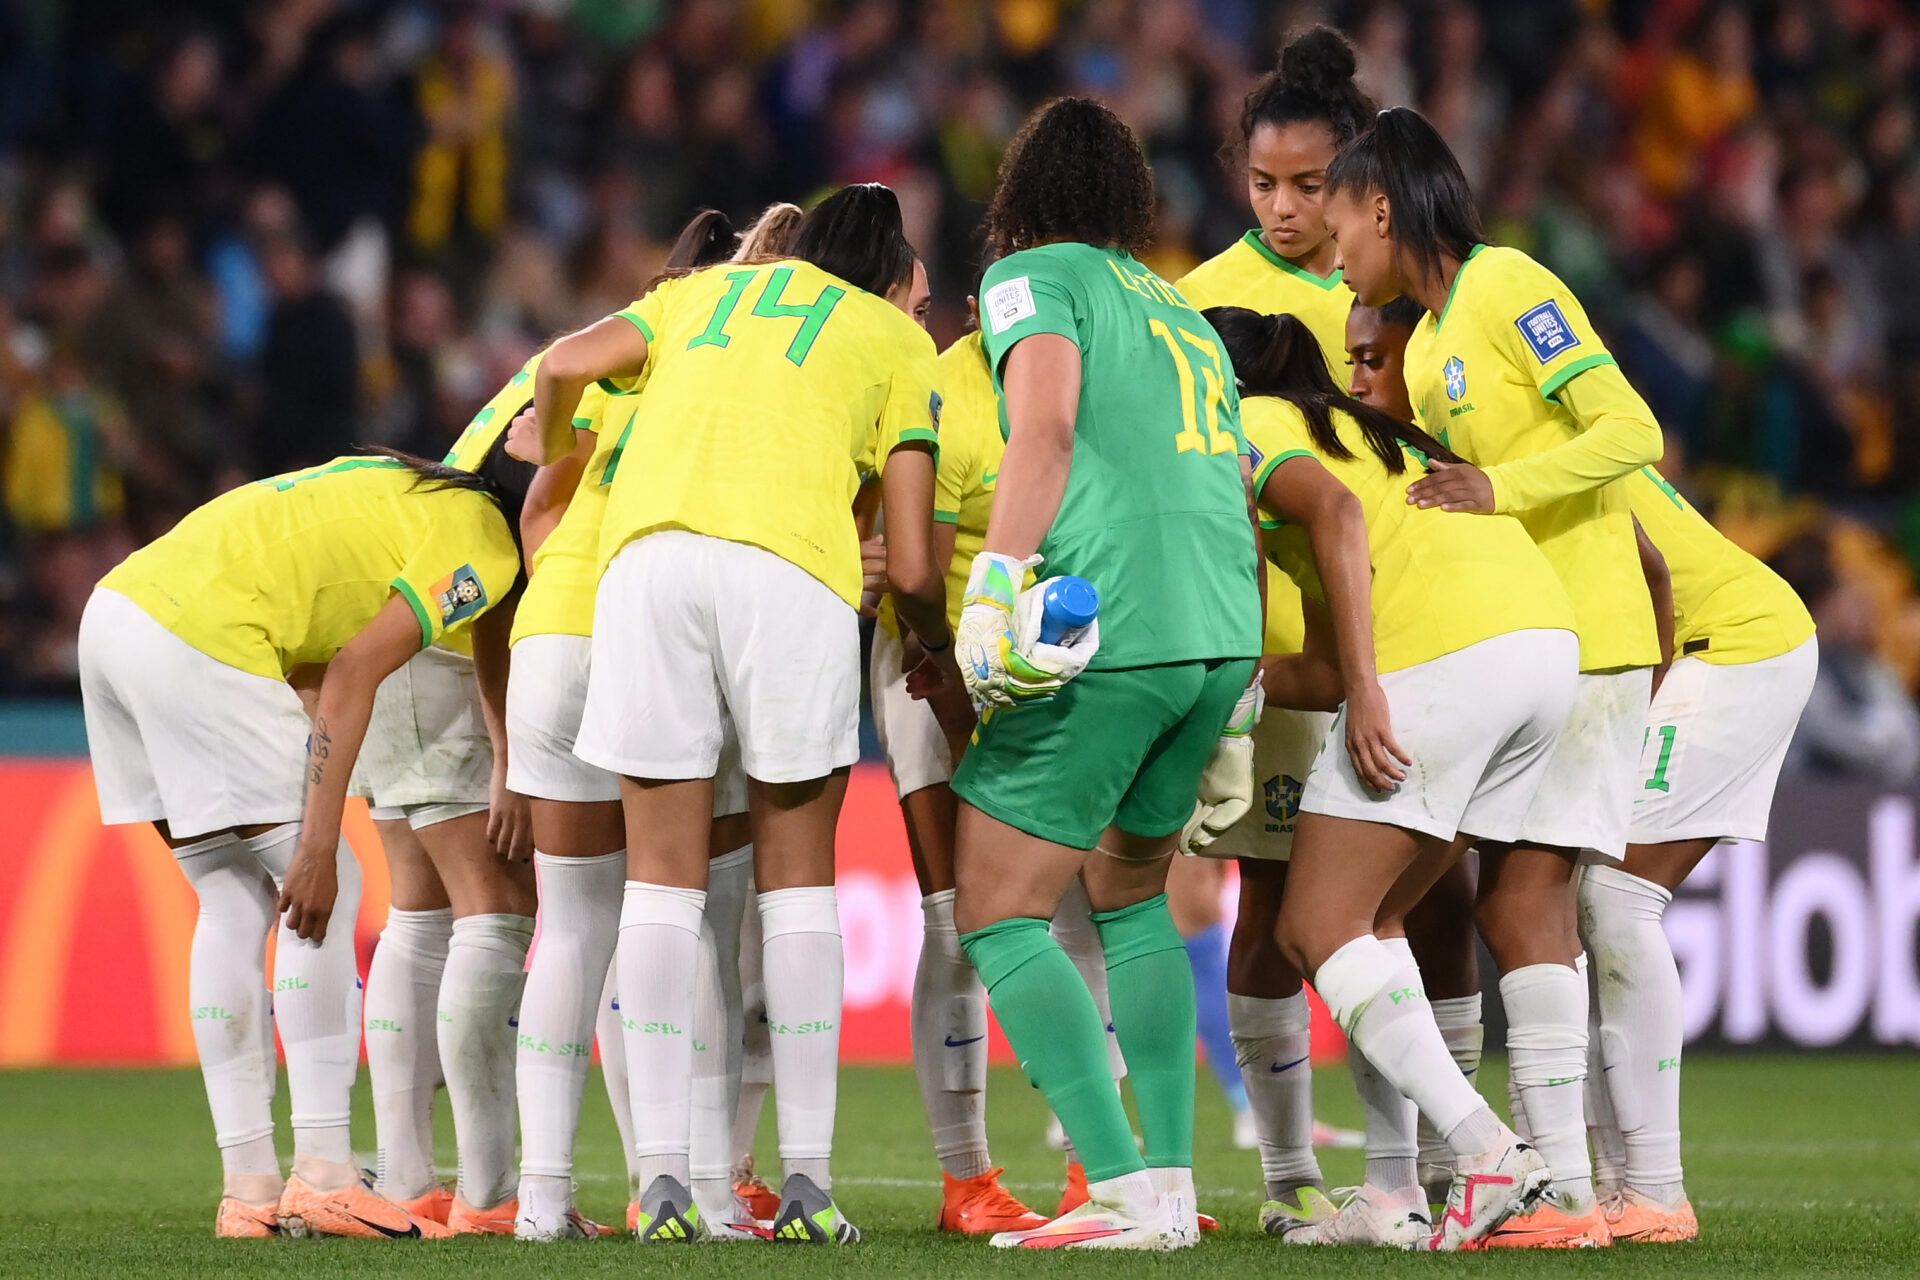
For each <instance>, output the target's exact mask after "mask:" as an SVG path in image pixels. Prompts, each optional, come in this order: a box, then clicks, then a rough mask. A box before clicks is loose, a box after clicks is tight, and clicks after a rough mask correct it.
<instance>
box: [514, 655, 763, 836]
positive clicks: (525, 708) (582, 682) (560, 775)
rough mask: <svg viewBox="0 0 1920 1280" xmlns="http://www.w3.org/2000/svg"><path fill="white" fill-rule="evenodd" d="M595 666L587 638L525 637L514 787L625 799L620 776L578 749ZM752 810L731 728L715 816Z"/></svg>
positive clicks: (560, 796) (590, 800)
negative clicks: (590, 673)
mask: <svg viewBox="0 0 1920 1280" xmlns="http://www.w3.org/2000/svg"><path fill="white" fill-rule="evenodd" d="M592 665H593V640H592V638H591V637H588V636H567V635H534V636H524V637H522V638H521V640H520V641H519V643H517V644H515V645H514V646H513V669H512V674H511V676H510V677H509V678H508V680H507V790H509V791H512V792H515V793H517V794H519V795H523V796H531V797H533V798H534V799H535V800H564V801H567V802H570V803H573V804H596V803H606V802H608V801H611V802H613V803H615V804H618V803H619V802H620V775H619V774H617V773H609V772H608V771H607V770H605V769H602V768H601V767H600V766H599V765H595V764H588V763H587V762H586V761H585V760H582V759H581V758H580V757H579V756H577V755H575V754H574V751H573V745H574V738H575V737H576V736H577V735H578V733H579V730H580V713H581V711H582V710H583V709H584V708H585V707H586V704H587V677H588V671H589V670H590V668H591V667H592ZM746 811H747V775H746V774H745V772H743V771H742V770H741V768H740V749H739V747H738V745H737V744H736V743H735V741H734V736H733V731H732V729H731V727H729V729H728V731H727V735H726V742H725V744H724V745H723V746H722V748H721V751H720V770H719V772H718V773H716V774H715V775H714V780H713V816H714V817H716V818H724V817H726V816H727V815H729V814H734V813H745V812H746Z"/></svg>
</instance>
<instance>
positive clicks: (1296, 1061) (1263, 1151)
mask: <svg viewBox="0 0 1920 1280" xmlns="http://www.w3.org/2000/svg"><path fill="white" fill-rule="evenodd" d="M1227 1025H1228V1027H1229V1028H1230V1029H1231V1030H1232V1032H1233V1047H1234V1051H1235V1053H1234V1056H1235V1057H1236V1058H1237V1059H1238V1060H1239V1063H1240V1078H1241V1079H1242V1080H1244V1081H1246V1084H1247V1104H1248V1105H1249V1106H1250V1107H1252V1108H1253V1121H1254V1129H1255V1131H1256V1132H1257V1133H1258V1135H1259V1139H1260V1172H1261V1175H1262V1177H1264V1178H1265V1180H1266V1184H1267V1199H1269V1200H1278V1199H1280V1198H1282V1197H1283V1196H1287V1195H1291V1194H1292V1193H1294V1192H1295V1191H1297V1190H1299V1189H1300V1188H1301V1187H1324V1186H1325V1185H1326V1181H1325V1179H1324V1178H1322V1177H1321V1174H1320V1161H1319V1160H1318V1159H1317V1158H1316V1157H1315V1156H1314V1154H1313V1056H1312V1054H1313V1032H1312V1025H1313V1013H1312V1010H1311V1009H1310V1008H1309V1007H1308V1005H1307V993H1306V991H1304V990H1301V991H1297V992H1295V993H1294V994H1293V995H1290V996H1287V997H1286V998H1285V999H1281V1000H1263V999H1261V998H1259V997H1258V996H1238V995H1235V994H1234V993H1233V992H1231V991H1229V992H1228V993H1227Z"/></svg>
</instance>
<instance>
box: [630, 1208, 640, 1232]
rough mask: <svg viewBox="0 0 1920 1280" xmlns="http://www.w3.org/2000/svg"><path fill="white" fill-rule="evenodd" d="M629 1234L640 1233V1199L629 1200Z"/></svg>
mask: <svg viewBox="0 0 1920 1280" xmlns="http://www.w3.org/2000/svg"><path fill="white" fill-rule="evenodd" d="M627 1234H628V1235H630V1236H632V1235H638V1234H640V1202H639V1201H638V1200H629V1201H627Z"/></svg>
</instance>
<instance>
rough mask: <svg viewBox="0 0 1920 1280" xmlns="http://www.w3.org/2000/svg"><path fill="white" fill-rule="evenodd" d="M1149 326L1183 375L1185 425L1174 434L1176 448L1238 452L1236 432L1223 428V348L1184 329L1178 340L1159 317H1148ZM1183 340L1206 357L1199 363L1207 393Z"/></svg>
mask: <svg viewBox="0 0 1920 1280" xmlns="http://www.w3.org/2000/svg"><path fill="white" fill-rule="evenodd" d="M1147 328H1148V329H1150V330H1152V331H1153V336H1154V337H1156V338H1158V339H1160V341H1162V342H1164V343H1166V344H1167V351H1168V353H1169V354H1170V355H1172V356H1173V367H1174V369H1175V371H1176V372H1177V373H1178V374H1179V376H1180V416H1181V418H1182V419H1183V420H1184V422H1185V425H1184V427H1183V428H1182V429H1181V431H1180V433H1179V434H1178V435H1176V436H1174V438H1173V448H1174V452H1176V453H1187V452H1195V453H1207V454H1213V453H1238V452H1239V451H1240V442H1239V441H1238V440H1236V439H1234V436H1233V432H1231V431H1222V430H1221V429H1220V406H1221V404H1222V403H1224V402H1225V400H1226V398H1227V379H1226V373H1225V371H1224V370H1222V368H1221V367H1220V348H1219V347H1217V346H1215V345H1214V344H1213V343H1212V342H1209V341H1208V340H1207V339H1205V338H1202V337H1200V336H1199V335H1198V334H1193V333H1188V332H1187V331H1186V330H1185V329H1182V330H1180V339H1179V341H1178V342H1176V341H1175V340H1174V336H1173V334H1174V331H1173V330H1172V329H1169V328H1167V325H1166V322H1165V321H1163V320H1161V319H1159V318H1157V317H1156V318H1154V319H1150V320H1148V321H1147ZM1181 342H1184V343H1186V344H1187V346H1190V347H1192V348H1193V349H1194V350H1195V351H1198V352H1199V353H1200V354H1201V355H1202V356H1204V357H1206V362H1205V363H1204V364H1202V365H1201V366H1200V376H1201V378H1202V380H1203V381H1204V382H1205V383H1206V392H1205V395H1204V397H1203V396H1202V395H1201V394H1200V393H1199V390H1198V388H1197V387H1196V386H1195V384H1194V380H1193V362H1192V361H1191V360H1189V359H1188V358H1187V353H1186V352H1185V351H1184V350H1183V349H1182V348H1181V346H1180V343H1181ZM1196 402H1198V403H1196ZM1203 411H1204V412H1205V413H1206V415H1207V430H1206V434H1205V435H1202V434H1201V433H1200V414H1201V413H1202V412H1203Z"/></svg>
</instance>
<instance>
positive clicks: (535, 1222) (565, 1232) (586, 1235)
mask: <svg viewBox="0 0 1920 1280" xmlns="http://www.w3.org/2000/svg"><path fill="white" fill-rule="evenodd" d="M635 1208H636V1209H637V1208H638V1206H637V1205H636V1206H635ZM616 1234H618V1233H617V1232H615V1231H614V1229H613V1228H612V1227H604V1226H601V1225H600V1224H599V1223H597V1222H595V1221H593V1220H592V1219H590V1218H588V1217H586V1216H585V1215H584V1214H582V1213H581V1212H580V1211H579V1210H578V1209H571V1208H570V1209H568V1210H567V1211H566V1213H564V1214H562V1215H561V1216H560V1217H558V1218H546V1217H541V1216H539V1215H536V1214H532V1213H528V1212H525V1211H522V1212H521V1213H520V1214H519V1215H518V1216H517V1217H516V1218H515V1219H514V1221H513V1238H514V1239H515V1240H520V1241H524V1242H525V1243H527V1244H553V1243H554V1242H555V1241H559V1240H598V1239H599V1238H600V1237H601V1236H610V1235H616Z"/></svg>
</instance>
